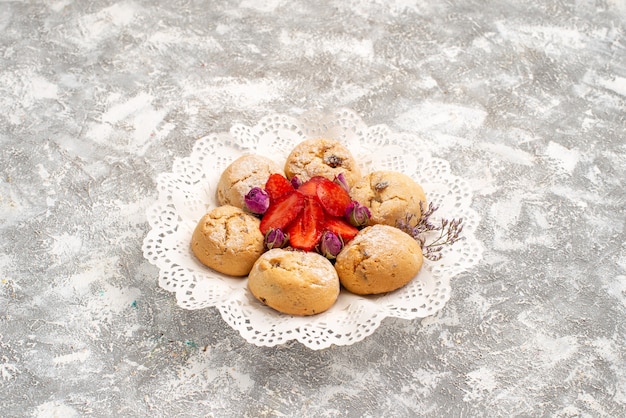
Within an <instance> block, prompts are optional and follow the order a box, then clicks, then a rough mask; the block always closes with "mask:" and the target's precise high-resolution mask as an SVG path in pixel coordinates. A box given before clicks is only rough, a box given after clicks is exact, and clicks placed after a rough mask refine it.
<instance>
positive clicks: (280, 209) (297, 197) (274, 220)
mask: <svg viewBox="0 0 626 418" xmlns="http://www.w3.org/2000/svg"><path fill="white" fill-rule="evenodd" d="M303 207H304V196H303V195H302V194H300V193H298V192H296V191H294V190H292V191H291V193H287V194H285V195H283V196H281V197H279V198H278V200H276V201H275V202H274V203H272V204H270V207H269V208H268V209H267V212H265V214H264V215H263V219H261V226H260V229H261V233H262V234H263V235H265V234H267V232H268V231H269V230H270V228H274V229H277V228H280V229H282V230H283V231H285V229H286V228H287V227H288V226H289V225H290V224H291V223H292V222H293V221H294V219H296V218H297V217H298V216H299V215H300V213H301V212H302V208H303Z"/></svg>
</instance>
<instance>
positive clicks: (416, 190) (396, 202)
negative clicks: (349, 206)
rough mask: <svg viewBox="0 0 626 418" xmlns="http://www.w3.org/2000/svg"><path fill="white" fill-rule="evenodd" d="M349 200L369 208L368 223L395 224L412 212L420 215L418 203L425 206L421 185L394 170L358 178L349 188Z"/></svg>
mask: <svg viewBox="0 0 626 418" xmlns="http://www.w3.org/2000/svg"><path fill="white" fill-rule="evenodd" d="M350 195H351V196H352V199H354V200H356V201H357V202H359V203H361V204H362V205H365V206H367V207H368V208H369V209H370V211H371V217H370V225H374V224H385V225H391V226H396V225H397V222H398V221H400V220H404V219H406V216H407V214H413V215H415V218H414V219H415V222H417V221H418V220H419V219H420V217H421V214H422V213H421V209H420V202H422V205H423V206H424V207H426V196H425V195H424V190H423V189H422V186H420V185H419V184H417V183H416V182H415V181H414V180H413V179H412V178H411V177H409V176H407V175H405V174H402V173H398V172H395V171H374V172H372V173H369V174H368V175H366V176H364V177H362V178H361V179H360V180H359V181H358V182H357V183H356V184H355V185H354V186H353V187H352V189H351V190H350Z"/></svg>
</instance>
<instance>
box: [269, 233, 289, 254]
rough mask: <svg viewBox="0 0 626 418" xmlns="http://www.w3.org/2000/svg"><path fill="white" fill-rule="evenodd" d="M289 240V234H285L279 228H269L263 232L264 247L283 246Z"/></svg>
mask: <svg viewBox="0 0 626 418" xmlns="http://www.w3.org/2000/svg"><path fill="white" fill-rule="evenodd" d="M287 242H289V234H285V233H284V232H283V231H282V230H281V229H280V228H276V229H274V228H270V230H269V231H267V234H265V248H267V249H268V250H271V249H272V248H283V247H284V246H286V245H287Z"/></svg>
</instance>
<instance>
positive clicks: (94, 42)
mask: <svg viewBox="0 0 626 418" xmlns="http://www.w3.org/2000/svg"><path fill="white" fill-rule="evenodd" d="M625 22H626V2H625V1H624V0H603V1H589V0H579V1H538V0H535V1H530V2H518V1H513V0H508V1H501V2H485V1H456V0H453V1H448V2H430V1H401V0H394V1H376V0H369V1H356V0H353V1H313V2H309V1H282V0H272V1H267V2H259V1H255V0H243V1H223V2H216V1H207V2H202V1H179V0H172V1H160V0H158V1H152V0H151V1H147V0H136V1H126V0H123V1H113V0H110V1H102V0H94V1H89V2H87V1H73V0H48V1H0V34H1V36H0V168H1V170H2V171H1V176H0V274H1V276H0V410H1V411H2V412H1V414H2V416H6V417H13V416H33V417H50V416H59V417H73V416H102V417H104V416H133V417H134V416H136V417H139V416H215V417H230V416H233V417H235V416H249V417H258V416H272V417H274V416H305V417H314V416H315V417H318V416H328V417H331V416H355V417H356V416H372V417H379V416H389V417H390V416H418V415H419V416H432V417H439V416H509V415H514V416H555V417H574V416H576V417H577V416H590V417H596V416H624V411H625V409H626V354H625V353H626V324H625V321H624V319H625V313H626V244H625V241H626V240H625V231H624V221H625V212H626V193H625V191H624V187H625V181H624V180H625V179H626V172H625V168H626V148H625V130H626V120H625V116H626V37H625ZM341 106H345V107H349V108H352V109H354V110H356V111H357V112H359V114H361V116H362V117H363V119H364V120H365V122H366V123H367V124H368V125H373V124H377V123H386V124H388V125H389V126H390V127H391V128H392V129H394V130H398V131H409V132H413V133H416V134H419V135H421V136H423V137H425V138H428V139H429V140H431V142H432V144H433V148H432V150H431V151H432V153H433V155H434V156H437V157H440V158H445V159H448V160H449V161H450V162H451V165H452V169H453V172H454V173H456V174H457V175H462V176H463V177H465V178H467V179H468V180H469V182H470V184H471V186H472V188H473V190H472V193H473V194H474V196H475V199H474V203H473V207H474V208H475V209H476V210H477V211H479V213H480V214H481V216H482V221H481V225H480V228H479V230H478V236H479V238H480V239H481V241H482V242H483V243H484V246H485V254H484V259H483V261H482V262H481V264H480V265H479V266H477V267H475V268H473V269H472V270H471V271H468V272H467V273H466V274H463V275H461V276H459V277H457V278H456V279H455V280H454V281H453V293H452V299H451V300H450V301H449V302H448V304H447V305H446V306H445V308H444V309H443V310H442V311H441V312H440V313H438V314H437V315H435V316H434V317H430V318H426V319H424V320H422V321H403V320H394V319H388V320H385V321H384V322H383V324H382V326H381V327H380V328H379V329H378V330H377V331H376V332H375V333H374V335H372V336H370V337H369V338H367V339H366V340H365V341H363V342H360V343H357V344H355V345H353V346H350V347H339V348H337V347H333V348H331V349H327V350H323V351H318V352H315V351H310V350H308V349H306V348H304V347H303V346H301V345H300V344H297V343H292V344H289V345H286V346H281V347H276V348H258V347H255V346H252V345H249V344H247V343H246V342H245V341H244V340H243V339H242V338H241V337H240V336H239V335H238V334H237V333H236V332H235V331H233V330H232V329H230V328H228V327H227V326H226V325H225V324H224V322H223V321H222V320H221V318H220V317H219V314H217V313H216V311H215V310H213V309H206V310H202V311H193V312H189V311H183V310H181V309H180V308H178V307H177V306H176V303H175V299H174V296H173V295H172V294H170V293H167V292H165V291H163V290H161V289H160V288H158V286H157V270H156V268H155V267H153V266H152V265H150V264H149V263H148V262H147V261H146V260H145V259H144V258H143V256H142V253H141V244H142V240H143V238H144V236H145V234H146V232H147V230H148V225H147V223H146V220H145V215H144V213H145V209H146V207H147V206H149V205H150V204H151V203H152V202H153V201H154V199H155V197H156V194H157V192H156V189H155V178H156V175H157V174H158V173H161V172H167V171H170V170H171V166H172V162H173V160H174V158H175V157H182V156H186V155H188V154H189V152H190V150H191V148H192V146H193V143H194V141H195V140H196V139H197V138H199V137H201V136H203V135H206V134H208V133H211V132H216V131H223V130H227V129H228V128H229V127H230V125H231V124H232V123H235V122H242V123H246V124H254V123H255V121H256V120H257V119H258V118H259V117H261V116H263V115H266V114H269V113H276V112H283V113H289V114H292V115H297V114H299V113H300V112H301V111H302V110H303V109H306V108H311V107H323V108H328V109H333V108H337V107H341Z"/></svg>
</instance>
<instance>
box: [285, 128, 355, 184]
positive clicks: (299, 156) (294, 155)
mask: <svg viewBox="0 0 626 418" xmlns="http://www.w3.org/2000/svg"><path fill="white" fill-rule="evenodd" d="M340 173H343V174H344V175H345V177H346V180H347V182H348V185H350V186H352V185H353V184H354V183H355V182H356V181H357V180H358V179H359V178H360V177H361V171H360V169H359V166H358V164H357V162H356V160H355V159H354V157H353V156H352V154H351V153H350V151H349V150H348V149H347V148H346V147H345V146H343V145H342V144H341V143H340V142H339V141H335V140H331V139H309V140H306V141H303V142H301V143H299V144H298V145H296V147H295V148H294V149H293V150H292V151H291V153H290V154H289V156H288V157H287V161H286V162H285V174H286V175H287V178H289V179H291V178H292V177H294V176H298V178H299V179H300V180H302V181H307V180H308V179H310V178H311V177H313V176H324V177H326V178H328V179H330V180H333V179H334V178H335V176H337V175H339V174H340Z"/></svg>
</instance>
